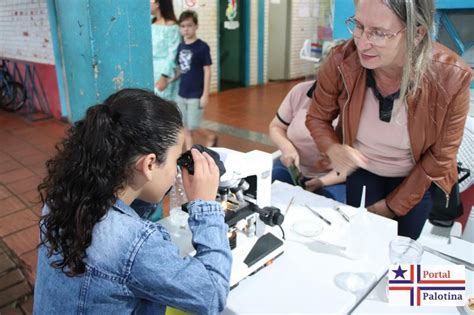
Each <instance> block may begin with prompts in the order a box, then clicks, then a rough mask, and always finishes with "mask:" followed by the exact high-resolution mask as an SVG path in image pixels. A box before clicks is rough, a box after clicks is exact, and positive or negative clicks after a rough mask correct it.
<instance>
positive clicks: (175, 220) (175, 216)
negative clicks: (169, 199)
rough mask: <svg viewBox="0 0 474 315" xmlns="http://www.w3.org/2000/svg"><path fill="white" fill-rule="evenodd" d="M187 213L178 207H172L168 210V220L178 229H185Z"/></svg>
mask: <svg viewBox="0 0 474 315" xmlns="http://www.w3.org/2000/svg"><path fill="white" fill-rule="evenodd" d="M188 218H189V214H188V213H186V212H184V211H183V210H181V207H179V208H173V209H171V210H170V220H171V223H172V224H173V225H175V226H178V227H179V228H180V229H186V228H187V227H188Z"/></svg>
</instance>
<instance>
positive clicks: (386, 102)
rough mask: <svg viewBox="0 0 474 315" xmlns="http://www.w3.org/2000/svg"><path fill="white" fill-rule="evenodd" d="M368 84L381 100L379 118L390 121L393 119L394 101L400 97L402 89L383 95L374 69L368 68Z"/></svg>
mask: <svg viewBox="0 0 474 315" xmlns="http://www.w3.org/2000/svg"><path fill="white" fill-rule="evenodd" d="M367 85H368V86H369V87H370V88H371V89H372V91H373V92H374V95H375V97H377V99H378V100H379V119H380V120H381V121H384V122H390V120H391V119H392V111H393V102H394V101H395V100H396V99H397V98H399V97H400V90H398V91H397V92H395V93H393V94H390V95H388V96H387V97H383V96H382V94H380V92H379V90H378V89H377V84H376V83H375V78H374V74H373V71H372V70H367Z"/></svg>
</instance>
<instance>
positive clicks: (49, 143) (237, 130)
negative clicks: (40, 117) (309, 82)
mask: <svg viewBox="0 0 474 315" xmlns="http://www.w3.org/2000/svg"><path fill="white" fill-rule="evenodd" d="M296 83H297V82H281V83H271V84H268V85H265V86H259V87H251V88H245V89H236V90H229V91H225V92H222V93H218V94H213V95H212V96H211V97H210V104H209V106H208V108H207V109H206V114H205V119H206V121H205V126H206V127H207V128H209V129H211V130H213V131H215V132H216V133H217V134H218V135H219V146H223V147H228V148H231V149H236V150H239V151H243V152H247V151H250V150H254V149H259V150H262V151H266V152H272V151H274V150H275V148H274V147H273V146H272V145H271V143H270V142H269V139H268V136H267V135H266V134H267V130H268V124H269V122H270V121H271V119H272V118H273V117H274V115H275V112H276V109H277V108H278V105H279V104H280V102H281V101H282V100H283V98H284V96H285V95H286V93H287V92H288V91H289V90H290V89H291V87H292V86H293V85H295V84H296ZM68 126H69V125H68V124H67V123H63V122H60V121H57V120H47V121H39V122H28V121H26V120H25V119H23V118H22V117H21V116H19V115H17V114H10V113H6V112H3V111H0V237H1V238H2V239H3V241H4V242H5V243H6V244H7V245H8V246H9V247H10V248H12V249H13V250H14V251H15V253H16V254H17V255H18V256H19V257H20V258H22V259H23V260H24V261H25V262H26V264H27V265H28V266H29V267H30V268H31V272H30V275H29V279H30V281H31V282H34V278H35V270H36V258H37V256H36V246H37V244H38V234H39V231H38V218H39V215H40V205H39V203H38V194H37V191H36V187H37V185H38V184H39V183H40V181H41V179H42V178H43V177H44V176H45V175H46V170H45V165H44V163H45V161H46V160H47V159H48V158H49V157H51V156H52V155H53V154H54V152H55V149H54V146H55V144H56V143H57V142H58V141H59V140H60V139H61V138H62V137H63V136H64V133H65V130H66V129H67V128H68ZM248 139H253V141H250V140H248Z"/></svg>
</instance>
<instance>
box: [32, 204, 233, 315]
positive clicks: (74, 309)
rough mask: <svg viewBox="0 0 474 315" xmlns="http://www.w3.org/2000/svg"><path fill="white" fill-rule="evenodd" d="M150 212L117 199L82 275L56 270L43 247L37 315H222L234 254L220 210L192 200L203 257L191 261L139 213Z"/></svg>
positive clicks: (192, 224)
mask: <svg viewBox="0 0 474 315" xmlns="http://www.w3.org/2000/svg"><path fill="white" fill-rule="evenodd" d="M141 206H144V205H143V204H142V205H141ZM43 211H46V212H47V211H49V210H48V208H47V207H45V209H43ZM148 212H149V211H148V210H146V209H145V210H143V209H137V210H136V211H135V210H134V209H132V208H131V207H130V206H128V205H126V204H125V203H123V202H122V201H121V200H118V201H117V202H116V204H115V205H114V206H113V207H112V208H111V209H109V211H108V212H107V214H106V215H105V217H104V218H103V220H101V221H100V222H97V223H96V225H95V226H94V229H93V233H92V243H91V245H90V246H89V247H88V248H87V250H86V255H87V256H86V259H85V262H86V272H85V273H84V274H82V275H80V276H76V277H68V276H66V274H64V273H63V272H62V271H61V270H58V269H55V268H53V267H51V266H50V264H51V262H52V261H54V260H57V259H58V256H52V257H48V256H47V249H46V248H45V247H44V246H41V247H40V248H39V251H38V268H37V276H36V285H35V295H34V309H33V311H34V314H164V313H165V309H166V306H172V307H175V308H178V309H181V310H184V311H188V312H193V313H198V314H216V313H217V312H219V311H222V310H223V308H224V306H225V302H226V299H227V295H228V293H229V279H230V270H231V264H232V256H231V251H230V247H229V242H228V239H227V230H228V227H227V225H226V224H225V223H224V215H223V211H222V208H221V206H220V205H219V204H218V203H216V202H205V201H202V200H195V201H192V202H190V204H189V221H188V222H189V227H190V229H191V232H192V234H193V237H192V242H193V245H194V247H195V248H196V255H195V256H194V257H191V256H186V257H184V258H182V257H180V255H179V250H178V248H177V247H176V246H175V245H174V244H173V243H172V242H171V238H170V235H169V234H168V232H167V231H166V229H165V228H164V227H163V226H162V225H160V224H159V223H153V222H151V221H148V220H146V219H144V218H142V217H140V215H139V214H138V213H140V214H141V215H144V216H146V214H147V213H148Z"/></svg>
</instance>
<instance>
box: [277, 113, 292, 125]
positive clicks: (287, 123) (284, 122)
mask: <svg viewBox="0 0 474 315" xmlns="http://www.w3.org/2000/svg"><path fill="white" fill-rule="evenodd" d="M276 116H277V118H278V120H279V121H281V123H282V124H284V125H287V126H289V125H290V123H289V122H286V121H284V120H283V118H281V116H280V114H278V112H277V114H276Z"/></svg>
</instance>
